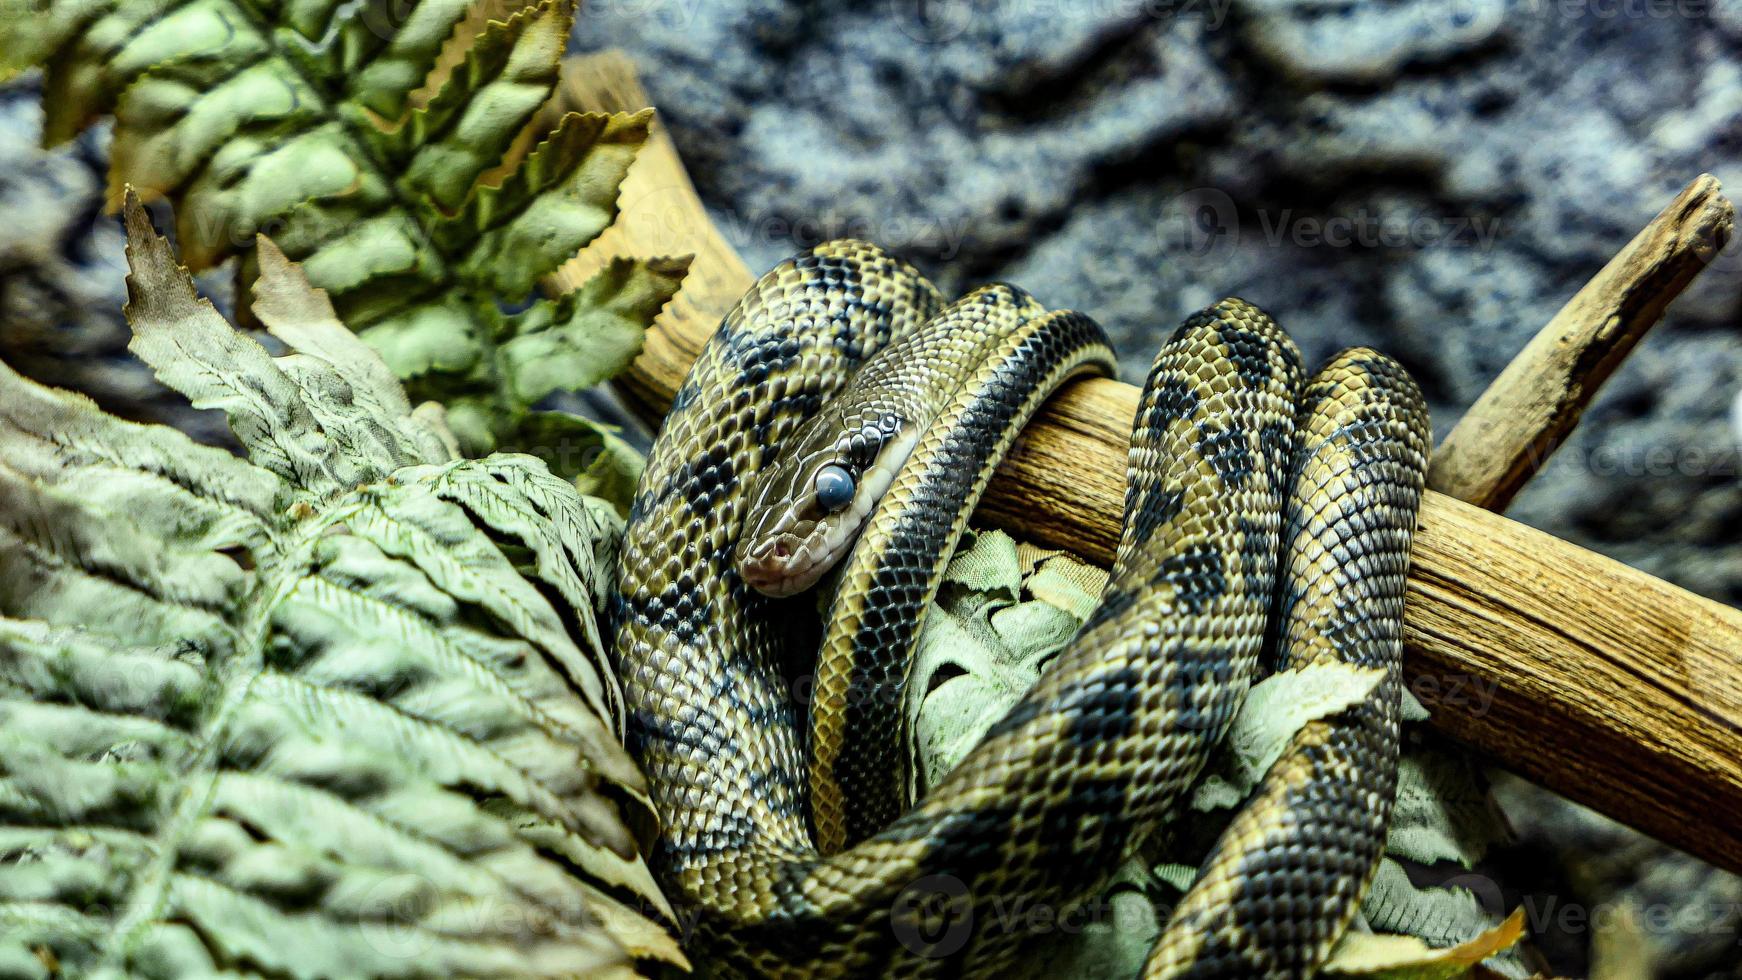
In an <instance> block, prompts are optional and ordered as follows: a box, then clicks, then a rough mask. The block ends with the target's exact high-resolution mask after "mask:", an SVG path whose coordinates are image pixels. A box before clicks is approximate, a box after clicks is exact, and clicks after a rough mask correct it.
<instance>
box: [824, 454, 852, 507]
mask: <svg viewBox="0 0 1742 980" xmlns="http://www.w3.org/2000/svg"><path fill="white" fill-rule="evenodd" d="M816 488H817V506H818V507H821V508H822V509H823V512H824V513H827V514H833V513H834V512H835V511H837V510H840V509H841V508H843V507H845V506H847V505H848V504H850V503H852V502H853V474H851V473H848V472H847V470H846V468H845V467H841V466H836V465H835V464H833V463H830V464H829V465H827V466H825V467H823V468H822V469H820V470H817V482H816Z"/></svg>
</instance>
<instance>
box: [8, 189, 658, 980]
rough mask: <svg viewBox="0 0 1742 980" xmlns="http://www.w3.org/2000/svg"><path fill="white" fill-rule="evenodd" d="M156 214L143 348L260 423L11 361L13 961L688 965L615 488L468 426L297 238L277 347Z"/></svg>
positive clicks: (141, 246)
mask: <svg viewBox="0 0 1742 980" xmlns="http://www.w3.org/2000/svg"><path fill="white" fill-rule="evenodd" d="M125 213H126V223H127V231H128V242H129V244H128V258H129V262H130V265H131V267H132V274H131V275H130V276H129V278H128V292H129V296H130V302H129V303H128V306H127V315H128V319H129V321H130V322H131V323H132V325H133V328H134V331H135V337H134V343H133V348H134V350H135V351H136V352H137V353H138V354H139V356H140V357H141V358H143V359H144V360H145V361H146V362H147V363H148V364H149V365H150V366H151V367H152V368H153V370H154V371H156V373H157V375H158V376H159V377H160V378H161V379H162V380H163V381H164V382H165V383H166V384H168V385H170V386H171V387H173V388H175V389H178V390H179V391H181V392H182V393H184V394H185V395H187V396H188V397H189V398H190V399H192V400H193V401H194V403H195V404H198V405H203V406H208V407H212V408H217V409H220V410H222V411H223V412H224V413H225V414H226V416H227V417H228V418H229V420H230V424H231V426H232V428H233V430H234V431H235V433H236V435H237V437H238V438H239V439H240V441H241V442H242V444H243V446H244V447H245V448H246V449H247V452H248V458H247V459H246V460H244V459H240V458H237V457H234V456H232V455H230V454H229V453H226V452H223V451H221V450H217V449H213V448H209V447H204V446H200V445H198V444H196V443H194V442H192V441H191V440H189V439H188V438H186V437H185V436H182V435H181V434H179V433H177V432H175V431H174V430H172V429H168V428H164V427H159V426H146V425H139V424H136V423H131V422H124V421H121V420H119V419H116V418H114V417H112V416H109V415H105V414H104V413H102V412H101V411H100V410H99V409H97V408H96V406H95V405H93V404H92V403H91V402H90V401H89V400H87V399H85V398H84V397H82V396H80V395H76V394H72V393H68V392H64V391H57V390H53V389H49V388H45V387H41V386H39V385H37V384H35V383H33V382H30V381H28V380H25V379H24V378H21V377H20V376H18V375H17V374H16V373H14V372H13V371H12V370H11V369H10V368H7V367H5V366H4V365H0V921H4V922H5V923H6V928H5V929H4V930H3V931H0V971H3V972H6V973H8V974H9V975H10V974H14V973H16V974H20V975H27V976H28V975H39V976H47V975H50V974H55V973H65V974H75V975H96V974H103V975H130V976H141V977H194V976H216V975H219V974H223V975H226V976H239V975H240V976H268V975H270V976H298V977H316V976H338V975H345V976H380V977H386V976H407V977H408V976H438V977H439V976H454V975H468V976H474V975H475V976H573V975H585V974H590V973H592V972H595V971H603V970H608V969H613V968H615V969H618V970H621V971H623V972H630V971H631V970H632V969H633V968H634V967H635V965H636V964H637V963H642V964H647V963H658V962H664V963H671V964H678V965H682V964H683V956H682V954H681V953H680V952H679V950H678V947H677V945H676V942H675V940H674V939H673V938H672V932H671V930H672V928H673V922H672V912H671V909H670V908H669V906H668V905H666V903H665V901H664V899H663V898H662V897H661V895H660V893H659V891H658V889H657V887H656V886H655V885H654V882H653V879H652V877H651V875H650V874H649V872H648V869H647V867H646V865H645V864H644V863H643V861H642V859H641V857H640V854H641V847H642V842H643V837H642V836H638V835H637V834H636V833H632V832H631V829H630V828H631V827H635V828H638V829H639V830H641V831H642V832H643V833H645V832H646V831H647V829H649V828H650V827H651V826H652V821H653V814H652V811H651V808H650V806H649V804H648V801H647V798H646V796H645V793H644V787H643V784H642V778H641V776H640V774H639V772H638V771H637V770H636V768H635V766H634V764H633V763H632V762H631V761H630V759H629V757H628V756H627V755H626V754H625V752H624V751H623V749H622V748H621V744H620V741H619V739H620V736H621V726H622V722H623V704H622V700H621V697H620V695H619V693H618V690H617V687H616V683H615V680H614V679H613V677H612V675H611V673H610V671H609V670H608V668H607V666H606V664H605V662H604V660H603V650H604V648H605V643H604V639H603V637H602V636H601V633H600V625H599V620H600V617H601V615H602V613H601V608H600V607H601V602H602V600H603V597H605V596H607V595H609V594H610V592H611V589H612V582H611V579H610V576H611V570H612V568H613V566H614V563H615V553H614V552H615V548H616V540H617V534H618V532H619V531H620V528H621V523H620V520H619V518H618V517H617V515H616V513H615V511H614V510H613V509H612V508H611V506H610V505H608V504H606V503H604V502H602V501H598V500H593V499H590V498H586V497H582V496H580V495H579V494H577V493H576V492H575V490H574V487H573V486H572V485H571V484H569V483H567V482H565V481H563V480H561V479H559V478H558V477H556V476H554V475H552V474H551V473H550V472H549V470H547V469H546V468H545V466H544V465H543V464H542V463H540V462H539V461H537V460H536V459H533V458H531V457H528V456H520V455H509V454H498V455H493V456H489V457H487V458H484V459H479V460H467V459H461V458H458V457H457V456H456V454H455V452H454V449H455V446H454V443H453V441H452V437H451V436H450V435H449V433H448V432H447V431H446V430H445V428H444V427H443V424H442V412H441V411H440V410H439V409H437V408H430V407H425V408H418V409H413V408H412V407H411V404H410V402H409V401H408V400H407V398H406V396H405V394H404V392H403V391H402V390H401V389H400V387H399V384H398V382H397V381H396V380H395V379H394V377H393V375H392V373H391V372H390V371H389V370H388V368H387V366H386V364H385V363H383V362H382V361H381V359H380V358H379V357H378V356H377V355H376V354H375V353H374V352H373V351H371V350H370V349H369V348H368V347H367V346H365V345H364V344H362V343H361V342H359V341H358V340H357V339H356V338H355V337H354V336H352V335H351V334H350V333H349V332H348V331H347V330H346V329H345V328H344V327H343V326H342V325H341V321H340V319H339V318H338V316H337V315H336V314H335V312H334V310H333V308H332V306H331V304H330V303H329V301H328V299H327V296H326V295H325V294H324V293H323V292H321V291H320V290H317V289H313V288H311V287H310V285H309V283H308V280H307V279H306V278H304V277H303V275H302V272H301V271H300V270H299V269H298V268H297V267H296V266H295V265H294V264H292V263H291V262H289V261H288V260H287V259H286V258H285V257H284V256H283V254H282V253H280V252H279V251H278V249H277V248H276V247H275V246H274V245H273V244H272V243H271V242H270V241H267V240H265V239H262V240H261V241H260V243H259V246H258V254H259V263H260V275H259V277H258V279H257V280H256V282H255V287H256V290H255V292H256V298H255V303H254V312H255V314H256V315H257V316H258V317H259V318H260V320H261V321H262V322H263V323H264V324H265V325H266V326H267V328H268V329H270V330H271V331H272V333H274V334H275V335H276V336H277V337H278V338H279V339H280V340H282V341H283V342H284V344H285V345H286V347H287V348H288V349H289V353H287V354H284V355H282V356H277V357H274V356H271V355H269V354H268V353H267V352H266V350H265V349H263V348H262V347H261V346H260V345H259V344H257V343H255V342H254V341H252V340H250V339H247V338H245V337H243V336H241V335H240V334H238V333H237V332H236V331H235V330H234V329H233V328H232V327H231V326H230V325H229V324H227V323H226V322H225V321H224V320H223V319H222V317H220V315H219V314H218V313H217V312H216V311H215V310H214V309H213V308H212V307H211V305H210V304H208V303H207V302H206V301H204V300H203V299H201V298H199V297H198V296H197V295H196V294H195V293H194V291H193V287H192V284H191V282H190V280H189V278H188V274H187V272H186V271H185V270H183V269H181V268H180V267H179V266H178V265H177V264H176V261H175V258H174V256H173V255H172V253H171V250H170V246H169V244H168V243H167V242H166V241H165V240H164V239H163V238H161V237H160V236H158V235H157V234H156V233H155V231H154V230H153V229H152V228H151V226H150V222H149V220H148V219H147V217H146V215H145V212H144V210H143V208H142V207H141V206H140V204H139V203H138V200H137V199H136V198H131V197H130V198H129V200H128V202H127V207H126V209H125Z"/></svg>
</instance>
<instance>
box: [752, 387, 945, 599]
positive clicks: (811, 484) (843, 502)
mask: <svg viewBox="0 0 1742 980" xmlns="http://www.w3.org/2000/svg"><path fill="white" fill-rule="evenodd" d="M916 439H917V434H916V433H914V432H912V431H911V428H910V427H909V426H907V425H906V424H905V420H904V419H902V418H901V417H899V416H898V415H896V414H894V413H891V412H887V411H872V410H867V411H863V412H852V413H843V412H841V411H836V410H826V411H823V412H820V413H818V414H817V415H814V416H812V417H811V418H810V419H808V420H806V422H805V423H804V424H803V425H802V426H800V427H799V429H798V431H797V432H795V433H794V434H793V436H792V438H791V439H789V440H788V441H787V446H786V449H785V451H784V452H782V453H781V454H780V456H779V457H778V458H777V459H776V460H775V462H774V465H773V466H771V467H768V468H765V469H764V470H763V471H762V472H761V473H760V474H758V475H757V477H756V482H755V485H754V488H753V489H752V490H751V493H750V498H749V499H750V508H749V510H748V511H747V512H746V514H745V517H744V530H743V532H742V533H741V534H740V535H739V537H738V546H737V550H736V552H735V553H734V557H735V560H736V561H737V564H738V574H739V575H740V576H742V577H743V579H744V581H745V582H746V583H748V584H749V585H750V587H751V588H754V589H755V590H756V591H758V592H761V593H763V594H764V595H769V596H774V597H777V598H778V597H783V596H790V595H795V594H797V593H799V592H803V591H804V590H805V589H808V588H810V587H811V586H813V585H815V584H816V583H817V581H818V580H820V579H821V578H822V577H823V576H824V575H826V574H828V572H829V570H830V569H832V568H834V567H835V565H837V564H839V562H840V560H841V559H842V558H843V557H845V556H846V554H847V551H848V550H849V549H851V548H852V546H853V542H854V541H856V540H857V539H858V537H859V532H860V531H861V530H863V529H864V527H865V524H866V522H867V521H868V520H870V517H871V512H872V511H873V510H874V509H875V508H876V506H877V501H878V500H879V499H881V498H882V496H883V493H884V491H886V490H888V489H889V484H890V483H891V482H893V481H894V479H895V474H896V471H898V470H899V469H900V468H901V464H902V463H904V462H906V460H907V456H908V454H909V453H911V452H912V451H913V446H914V442H915V441H916Z"/></svg>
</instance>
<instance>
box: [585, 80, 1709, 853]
mask: <svg viewBox="0 0 1742 980" xmlns="http://www.w3.org/2000/svg"><path fill="white" fill-rule="evenodd" d="M578 67H579V68H580V69H581V70H585V71H589V72H593V73H595V77H594V80H593V81H591V82H588V83H585V84H586V85H588V86H590V91H592V92H595V93H596V92H617V93H623V92H626V91H627V90H628V89H627V87H626V85H625V78H628V79H629V80H630V81H632V74H630V72H631V69H630V68H629V66H628V64H627V62H626V61H625V60H612V59H610V58H606V59H603V60H602V59H600V58H599V57H595V58H592V59H588V60H587V61H585V62H584V63H583V64H582V65H581V66H578ZM601 71H602V72H603V73H604V74H605V75H607V76H608V81H607V82H605V83H601V80H600V79H599V78H598V77H596V75H597V73H599V72H601ZM618 73H622V74H621V75H620V74H618ZM642 101H643V100H642V99H641V98H640V97H639V96H637V97H635V98H634V99H632V100H630V101H628V102H625V103H619V104H616V105H612V104H610V103H602V105H605V106H609V107H613V108H633V107H637V106H639V105H640V104H641V102H642ZM643 166H650V167H651V168H652V169H653V172H654V173H655V174H657V175H659V176H655V177H653V178H649V181H648V183H649V184H651V185H652V188H651V189H648V190H641V191H638V192H637V193H638V194H639V195H640V196H638V197H632V196H631V194H630V192H629V191H628V190H627V189H626V191H625V195H624V204H625V214H624V222H623V223H624V225H625V227H624V229H623V234H622V236H621V238H620V239H619V241H620V243H621V246H622V247H623V248H624V249H625V250H626V251H627V252H628V254H658V253H662V252H671V251H674V249H673V248H671V247H669V245H667V244H661V241H662V240H661V239H659V238H658V237H657V234H656V233H657V232H658V231H659V230H660V229H684V232H683V237H682V239H681V240H682V241H683V242H685V243H686V244H685V246H684V247H683V248H681V249H675V250H676V251H694V252H695V253H696V255H697V258H696V264H695V266H692V269H697V270H702V278H701V280H700V281H699V285H700V289H699V290H698V292H697V294H696V297H695V299H696V301H695V302H691V303H688V304H681V305H680V304H674V305H673V306H671V307H668V308H667V310H666V312H665V314H662V316H661V317H660V319H659V321H658V322H656V324H655V326H654V329H653V331H652V332H651V335H650V336H649V338H648V341H647V347H646V350H645V351H644V352H643V354H642V356H641V358H639V359H638V360H637V361H636V362H635V364H634V365H633V366H632V367H631V369H630V373H629V377H628V378H627V379H626V380H625V381H624V382H623V385H622V389H623V390H624V391H625V393H626V394H627V395H628V397H629V398H630V400H631V401H632V402H633V403H635V404H636V405H637V406H639V407H640V408H641V410H643V411H644V412H646V413H647V417H648V418H650V419H657V418H658V417H659V415H660V414H661V413H663V412H664V410H665V408H666V407H667V406H668V405H669V402H670V398H671V395H672V393H673V392H674V391H675V390H676V389H677V386H678V384H679V383H680V382H681V381H682V379H683V375H684V372H685V370H686V369H687V367H688V364H689V362H690V361H691V360H692V359H693V358H694V356H695V355H696V353H697V352H699V351H700V349H701V347H702V345H703V344H704V343H705V342H706V340H707V337H708V336H709V335H710V334H711V332H712V331H713V329H714V327H715V325H716V324H717V323H718V320H719V317H720V316H721V315H722V314H723V313H724V312H725V310H726V309H727V308H729V306H730V304H731V302H733V301H735V299H736V296H737V292H738V291H741V290H742V289H744V288H746V287H748V285H749V284H750V277H749V274H748V272H747V270H745V269H744V267H743V264H742V262H739V261H737V260H736V258H735V256H733V257H731V258H730V260H728V259H727V257H726V254H725V253H730V251H731V249H730V247H729V246H728V245H727V244H726V243H725V242H724V241H723V240H722V239H721V238H720V236H719V234H718V232H717V231H716V230H715V229H714V228H713V226H712V224H711V222H709V221H708V219H707V216H706V213H705V212H704V211H703V210H702V209H701V206H700V203H699V201H696V200H695V195H694V191H693V190H692V189H690V187H689V183H688V180H687V178H685V179H682V181H681V183H680V182H678V181H677V180H676V178H677V177H681V175H682V172H683V171H682V165H681V163H680V162H679V161H678V160H677V159H676V157H675V154H674V152H673V151H672V149H671V147H670V144H669V143H668V142H665V141H664V140H663V139H661V140H658V141H655V142H651V143H650V144H649V146H648V147H647V148H646V149H644V150H643V151H642V160H641V161H640V162H638V163H637V164H636V167H637V168H638V169H639V168H641V167H643ZM674 175H675V176H674ZM639 176H640V175H639V174H635V175H632V176H631V178H630V180H631V181H635V180H637V179H638V177H639ZM628 186H629V185H628V184H626V188H627V187H628ZM642 201H651V202H653V204H652V207H653V209H654V211H655V214H654V215H653V216H652V219H651V220H649V219H648V218H646V217H638V216H639V215H640V212H639V211H638V210H637V208H639V207H640V206H641V205H640V203H639V202H642ZM683 208H688V209H689V210H688V211H687V212H682V209H683ZM668 209H676V210H668ZM644 243H645V244H644ZM589 251H592V250H589ZM1645 260H1646V261H1649V257H1646V259H1645ZM1606 271H1607V270H1606ZM692 275H694V273H692ZM571 281H572V280H571ZM690 287H691V284H690V282H688V281H686V283H685V285H684V289H683V292H682V293H680V296H683V295H685V294H688V293H689V291H690ZM1658 295H1661V294H1658ZM1637 320H1638V316H1635V317H1633V319H1631V320H1629V321H1628V322H1637ZM1610 366H1611V367H1612V364H1611V365H1610ZM1136 403H1137V390H1136V389H1135V388H1133V387H1131V386H1130V385H1125V384H1120V383H1118V382H1114V381H1107V380H1102V379H1091V380H1085V381H1080V382H1077V383H1075V384H1072V385H1070V386H1068V387H1067V388H1065V389H1064V390H1063V391H1061V392H1060V393H1059V394H1058V395H1057V396H1055V397H1054V398H1053V399H1051V400H1050V401H1049V402H1048V404H1047V406H1046V407H1045V408H1043V409H1042V411H1041V413H1040V415H1039V417H1038V418H1037V419H1036V420H1035V421H1034V422H1033V423H1032V424H1030V425H1029V427H1028V429H1027V430H1026V431H1025V432H1024V434H1023V436H1022V438H1021V439H1020V440H1019V442H1018V444H1017V446H1016V448H1015V450H1014V451H1013V452H1012V453H1011V455H1010V457H1009V458H1008V459H1007V460H1006V461H1005V462H1004V463H1003V465H1002V466H1001V467H1000V468H999V470H998V473H997V475H996V477H995V478H994V480H993V482H992V486H991V488H990V489H989V491H988V493H987V496H986V499H985V500H984V502H983V503H982V504H981V506H980V510H979V513H978V514H977V516H976V520H977V521H979V522H982V523H986V524H990V525H993V526H997V527H1001V528H1004V529H1007V530H1009V531H1011V532H1012V533H1014V534H1016V535H1019V536H1021V537H1023V538H1026V539H1028V540H1031V541H1034V542H1036V543H1039V544H1044V545H1050V546H1053V547H1058V548H1065V549H1068V550H1070V551H1073V552H1075V553H1077V554H1079V555H1082V556H1083V557H1085V558H1087V559H1089V560H1092V561H1096V562H1099V563H1101V564H1103V565H1104V564H1106V563H1107V562H1108V561H1110V559H1111V557H1112V553H1113V548H1114V545H1115V543H1116V542H1117V540H1118V535H1119V520H1120V516H1121V515H1120V510H1121V507H1122V504H1123V486H1124V474H1125V448H1126V444H1127V440H1128V439H1129V438H1130V434H1131V420H1132V418H1133V416H1134V413H1135V407H1136ZM1575 417H1576V413H1575ZM1405 643H1406V645H1407V658H1406V665H1405V670H1406V674H1407V677H1408V682H1409V684H1410V686H1411V689H1412V690H1413V691H1415V692H1416V694H1417V696H1418V697H1420V698H1421V700H1422V701H1423V702H1424V703H1425V704H1427V705H1428V706H1429V708H1430V709H1431V710H1432V712H1433V719H1432V723H1433V724H1434V725H1435V726H1436V727H1438V728H1440V729H1442V730H1444V731H1446V732H1448V733H1450V734H1452V735H1453V736H1455V737H1457V738H1458V739H1460V740H1462V741H1464V742H1465V743H1467V744H1469V745H1471V746H1474V747H1476V748H1478V749H1481V750H1484V751H1487V752H1489V753H1492V754H1493V755H1494V756H1496V757H1497V758H1498V759H1499V760H1500V761H1501V762H1502V763H1504V764H1505V765H1506V766H1508V767H1509V768H1512V769H1514V770H1516V771H1518V772H1519V773H1521V774H1522V775H1524V776H1526V777H1528V778H1531V779H1533V780H1535V781H1537V782H1539V783H1542V784H1543V785H1545V786H1548V787H1550V788H1551V789H1555V790H1557V791H1559V792H1562V793H1564V794H1566V795H1567V796H1570V797H1572V798H1573V799H1575V800H1578V801H1580V802H1582V803H1586V804H1588V805H1590V806H1593V807H1595V808H1597V809H1599V810H1601V811H1603V812H1605V813H1608V814H1609V815H1611V816H1614V817H1616V818H1617V819H1620V820H1623V821H1625V822H1628V823H1630V824H1633V825H1634V826H1636V827H1638V828H1640V829H1641V830H1644V831H1646V832H1647V833H1650V834H1653V835H1654V836H1657V837H1659V838H1661V839H1663V840H1665V841H1668V842H1669V843H1671V844H1674V845H1676V846H1678V847H1681V848H1684V849H1686V850H1688V851H1690V852H1692V853H1694V854H1697V855H1699V856H1701V857H1704V858H1706V859H1707V860H1710V861H1712V862H1713V863H1715V864H1718V865H1720V866H1723V867H1726V868H1729V869H1731V870H1742V612H1738V611H1737V610H1734V609H1731V608H1729V607H1727V606H1723V605H1721V604H1719V603H1716V602H1712V601H1710V600H1708V599H1704V598H1701V597H1699V596H1696V595H1693V594H1692V593H1689V592H1687V591H1685V590H1683V589H1679V588H1677V587H1675V586H1673V585H1670V584H1668V583H1666V582H1663V581H1661V580H1658V579H1655V578H1652V577H1651V576H1649V575H1646V574H1644V573H1642V572H1639V571H1636V570H1634V569H1631V568H1628V567H1626V566H1624V565H1622V564H1620V563H1619V562H1615V561H1612V560H1610V559H1608V558H1604V557H1602V556H1601V555H1597V554H1595V553H1592V552H1589V551H1586V550H1584V549H1582V548H1579V547H1577V546H1575V545H1572V544H1569V543H1567V542H1564V541H1560V540H1559V539H1556V538H1554V537H1553V536H1551V535H1547V534H1544V533H1542V532H1540V531H1536V530H1532V529H1531V528H1528V527H1525V526H1524V525H1521V524H1518V523H1516V522H1513V521H1510V520H1507V519H1506V518H1504V517H1500V516H1498V515H1496V514H1492V513H1489V512H1487V511H1484V510H1482V509H1480V508H1477V507H1474V506H1471V505H1469V504H1466V503H1463V502H1461V501H1459V500H1456V499H1453V498H1451V497H1448V496H1446V495H1444V494H1441V493H1434V492H1429V493H1428V495H1427V498H1426V499H1425V501H1424V502H1423V505H1422V513H1421V530H1420V533H1419V534H1418V535H1417V538H1416V545H1415V554H1414V563H1413V567H1412V568H1411V570H1410V581H1409V593H1408V605H1407V613H1406V621H1405Z"/></svg>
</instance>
